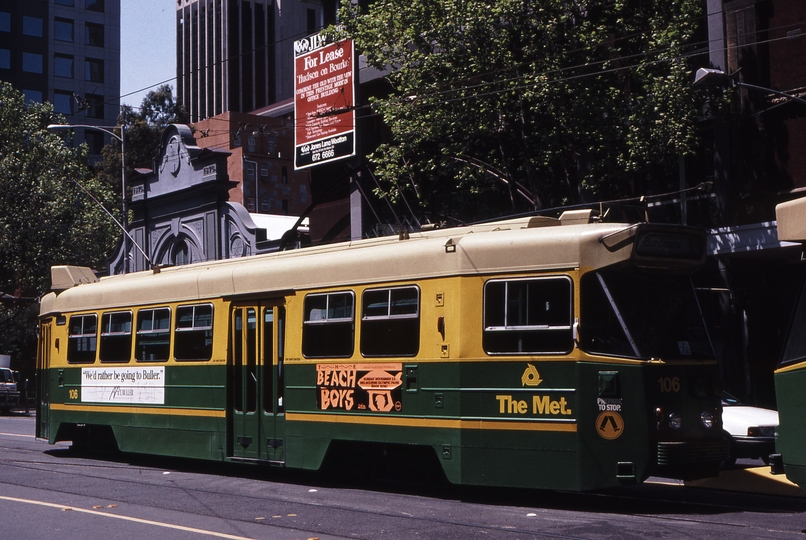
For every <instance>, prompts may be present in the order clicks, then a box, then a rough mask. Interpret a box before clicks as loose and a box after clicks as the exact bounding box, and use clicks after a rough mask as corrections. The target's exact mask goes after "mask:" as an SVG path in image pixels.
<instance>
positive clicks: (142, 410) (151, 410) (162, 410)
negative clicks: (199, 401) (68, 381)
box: [49, 403, 227, 418]
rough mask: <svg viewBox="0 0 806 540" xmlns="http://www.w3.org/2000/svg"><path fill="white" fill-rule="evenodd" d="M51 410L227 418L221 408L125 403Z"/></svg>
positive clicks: (53, 406)
mask: <svg viewBox="0 0 806 540" xmlns="http://www.w3.org/2000/svg"><path fill="white" fill-rule="evenodd" d="M49 407H50V410H51V411H71V412H92V413H127V414H154V415H161V416H162V415H165V416H199V417H203V418H225V417H226V414H227V413H226V411H224V410H221V409H180V408H176V407H128V406H125V405H119V406H114V407H111V406H107V405H78V404H76V405H73V404H70V403H51V404H50V406H49Z"/></svg>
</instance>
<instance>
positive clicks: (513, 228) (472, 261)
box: [40, 220, 631, 316]
mask: <svg viewBox="0 0 806 540" xmlns="http://www.w3.org/2000/svg"><path fill="white" fill-rule="evenodd" d="M544 225H545V224H541V225H539V226H536V227H535V226H534V224H533V225H532V226H531V227H530V226H529V220H512V221H506V222H498V223H495V224H485V225H481V226H473V227H462V228H454V229H443V230H435V231H427V232H422V233H412V234H411V235H409V236H408V238H406V239H403V240H401V239H398V237H384V238H376V239H369V240H360V241H356V242H349V243H341V244H331V245H325V246H317V247H310V248H305V249H300V250H294V251H283V252H277V253H270V254H265V255H257V256H253V257H247V258H242V259H227V260H221V261H213V262H209V263H197V264H193V265H187V266H177V267H169V268H164V269H162V270H161V271H160V272H159V273H154V272H151V271H143V272H136V273H131V274H125V275H117V276H109V277H104V278H101V279H100V280H98V281H97V282H96V283H84V284H80V285H77V286H75V287H72V288H68V289H66V290H63V291H61V292H58V293H50V294H48V295H46V296H45V297H44V298H43V299H42V303H41V309H40V314H41V315H42V316H46V315H48V314H52V313H62V312H71V311H81V310H83V309H104V308H110V307H115V306H121V305H127V306H134V305H146V304H155V303H162V302H183V301H195V300H200V299H209V298H218V297H236V296H241V295H244V296H245V295H256V294H266V295H271V294H273V293H274V294H285V293H287V292H289V291H296V290H307V289H319V288H331V287H340V286H350V285H355V284H372V283H382V282H390V281H395V282H399V281H409V280H418V279H425V278H438V277H447V276H462V275H485V274H509V273H521V272H529V271H547V270H571V269H576V268H579V267H580V265H582V266H585V267H599V266H604V265H608V264H613V263H616V262H619V261H620V260H624V259H626V258H628V257H629V256H630V251H631V250H630V249H622V248H618V249H604V248H603V247H602V245H601V244H602V238H607V237H611V236H614V235H618V234H625V235H629V234H630V233H629V231H630V226H629V225H625V224H584V225H563V226H557V225H559V223H556V224H551V223H549V225H552V226H544Z"/></svg>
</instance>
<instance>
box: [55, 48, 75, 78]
mask: <svg viewBox="0 0 806 540" xmlns="http://www.w3.org/2000/svg"><path fill="white" fill-rule="evenodd" d="M53 75H55V76H56V77H64V78H65V79H72V78H73V57H72V56H68V55H65V54H57V55H56V56H54V57H53Z"/></svg>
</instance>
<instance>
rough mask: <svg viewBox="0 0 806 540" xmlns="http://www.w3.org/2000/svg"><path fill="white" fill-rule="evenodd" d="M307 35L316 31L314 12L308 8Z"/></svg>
mask: <svg viewBox="0 0 806 540" xmlns="http://www.w3.org/2000/svg"><path fill="white" fill-rule="evenodd" d="M306 15H307V21H306V22H307V27H308V33H309V34H313V33H314V32H315V31H316V28H317V24H316V10H315V9H311V8H308V9H307V10H306Z"/></svg>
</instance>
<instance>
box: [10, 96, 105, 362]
mask: <svg viewBox="0 0 806 540" xmlns="http://www.w3.org/2000/svg"><path fill="white" fill-rule="evenodd" d="M63 122H64V118H62V117H60V116H59V115H57V114H55V113H54V111H53V106H52V105H51V104H49V103H45V104H36V103H32V104H30V105H28V106H27V107H26V106H25V105H24V101H23V97H22V94H21V93H19V92H18V91H16V90H14V89H13V88H12V87H11V85H9V84H7V83H0V193H2V197H0V293H2V294H3V295H4V296H3V298H2V301H0V354H9V353H13V354H14V355H15V357H16V356H20V355H23V354H24V355H26V356H27V357H28V359H29V360H32V359H33V353H32V350H33V349H34V348H35V344H36V340H35V330H36V323H35V321H36V318H35V317H36V309H35V308H36V304H35V302H30V301H20V300H17V299H18V298H20V297H22V298H28V299H35V298H36V297H37V296H39V295H41V294H43V293H45V292H47V290H48V289H49V288H50V267H51V266H53V265H62V264H77V265H84V266H92V267H96V268H102V267H104V266H105V257H106V255H107V254H108V253H109V251H110V250H111V248H112V247H113V245H114V242H115V240H116V238H117V231H116V230H115V228H114V223H112V222H111V221H110V219H109V218H108V216H106V215H105V213H104V211H103V209H101V208H100V207H99V206H98V204H97V203H96V202H94V201H93V200H92V199H91V198H90V197H89V196H88V195H87V194H86V193H85V192H84V191H82V190H81V189H80V188H79V187H78V186H77V185H76V183H75V182H74V181H76V182H79V183H80V184H81V185H83V186H84V187H85V188H86V189H87V190H88V191H89V192H90V193H92V195H93V197H95V198H96V199H97V200H98V201H99V202H102V203H104V204H105V205H107V207H109V206H110V203H111V202H113V201H114V198H113V197H114V196H113V193H112V192H111V190H109V189H108V188H106V187H104V186H103V185H101V184H100V183H99V182H97V181H96V180H95V179H93V178H92V175H91V173H90V170H89V169H88V167H87V165H86V148H84V147H81V148H77V149H76V148H70V147H69V146H68V145H66V144H65V143H64V140H63V138H62V136H61V135H59V134H53V133H49V132H48V131H47V129H46V126H47V125H48V124H51V123H63ZM10 297H13V298H14V299H13V300H12V299H11V298H10ZM32 304H33V307H32Z"/></svg>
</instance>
